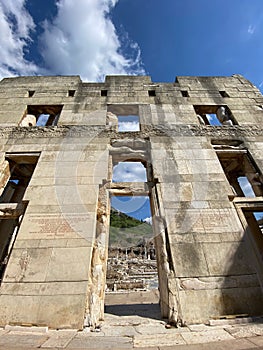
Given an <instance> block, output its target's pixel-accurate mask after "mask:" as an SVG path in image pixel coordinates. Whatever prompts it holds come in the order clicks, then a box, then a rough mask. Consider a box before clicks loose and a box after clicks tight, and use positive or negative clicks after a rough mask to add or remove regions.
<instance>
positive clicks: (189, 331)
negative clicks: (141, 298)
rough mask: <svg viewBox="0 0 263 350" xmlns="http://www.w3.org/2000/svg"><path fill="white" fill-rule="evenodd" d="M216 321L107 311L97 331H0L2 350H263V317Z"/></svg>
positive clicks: (13, 329)
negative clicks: (173, 323)
mask: <svg viewBox="0 0 263 350" xmlns="http://www.w3.org/2000/svg"><path fill="white" fill-rule="evenodd" d="M148 316H149V315H148ZM238 322H240V323H238ZM244 322H246V323H244ZM231 323H232V324H231ZM212 324H213V325H190V326H187V327H182V328H177V329H176V328H166V324H165V322H164V321H161V320H158V319H157V318H155V319H154V318H149V317H144V316H143V315H142V316H139V315H130V316H119V315H114V314H113V313H111V314H109V313H107V314H106V315H105V321H104V322H103V323H102V325H101V328H100V329H99V331H94V332H92V331H91V330H90V329H85V330H83V331H77V330H49V329H47V328H46V327H19V326H6V327H5V328H4V329H1V330H0V350H17V349H22V350H25V349H27V350H31V349H32V350H33V349H36V348H40V349H43V350H44V349H46V350H55V349H56V350H58V349H68V350H84V349H85V350H87V349H89V350H92V349H94V350H95V349H97V350H98V349H114V350H124V349H136V350H173V349H174V350H207V349H213V350H223V349H231V350H237V349H238V350H242V349H263V319H262V318H257V319H253V320H252V319H249V318H247V319H236V320H218V321H213V322H212Z"/></svg>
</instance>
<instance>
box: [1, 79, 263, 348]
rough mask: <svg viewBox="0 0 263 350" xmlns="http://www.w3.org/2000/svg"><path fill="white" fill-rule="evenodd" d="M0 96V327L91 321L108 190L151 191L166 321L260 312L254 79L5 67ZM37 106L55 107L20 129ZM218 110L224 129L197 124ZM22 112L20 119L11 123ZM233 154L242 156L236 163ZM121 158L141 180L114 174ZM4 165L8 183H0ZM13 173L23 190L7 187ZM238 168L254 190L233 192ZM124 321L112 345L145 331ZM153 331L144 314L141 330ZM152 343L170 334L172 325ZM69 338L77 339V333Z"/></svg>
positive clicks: (105, 235) (102, 262) (99, 289)
mask: <svg viewBox="0 0 263 350" xmlns="http://www.w3.org/2000/svg"><path fill="white" fill-rule="evenodd" d="M73 90H74V91H75V92H76V94H75V96H72V92H71V93H70V91H73ZM103 90H104V92H105V91H106V90H107V96H104V95H103V93H102V91H103ZM153 90H154V93H155V96H154V97H153V96H149V93H148V92H149V91H153ZM29 91H35V93H34V96H32V97H30V98H29V95H30V93H29ZM182 91H184V92H185V91H186V92H187V95H188V97H187V98H185V97H183V95H182ZM220 91H221V93H220ZM222 91H223V92H225V93H226V94H227V95H229V97H228V98H224V97H223V96H222ZM0 92H1V97H0V151H1V154H0V156H1V157H0V187H1V191H2V192H3V194H4V196H3V197H1V201H2V202H3V203H2V204H5V203H7V204H8V205H6V207H5V208H4V209H3V207H2V206H1V208H2V209H3V210H4V212H3V211H1V213H2V214H1V223H0V243H1V246H2V247H3V249H2V256H1V257H0V263H1V264H0V266H1V268H2V270H1V271H2V272H1V274H2V275H1V276H0V277H1V282H2V284H1V289H0V292H1V293H0V324H1V325H6V324H7V323H10V324H23V323H28V324H37V325H48V326H49V327H55V328H67V327H68V328H70V327H75V328H78V329H82V328H83V325H84V320H86V321H87V319H89V322H90V323H91V324H92V325H93V326H94V325H95V326H96V325H98V326H99V325H100V322H102V321H101V318H103V313H104V291H105V276H106V267H107V255H108V240H109V222H110V197H111V196H114V195H115V196H116V195H121V196H127V195H129V196H130V195H134V196H150V202H151V209H152V221H153V236H154V244H155V255H156V256H157V264H156V266H157V267H158V273H159V290H160V305H161V313H162V316H165V317H168V319H169V322H171V323H172V324H174V325H175V324H183V323H184V322H186V323H188V324H191V323H193V322H207V321H208V320H209V319H211V318H212V317H214V318H217V319H218V318H220V317H221V316H224V315H232V314H233V315H235V314H240V313H242V314H246V315H248V316H253V315H258V314H262V313H263V299H262V282H261V281H262V277H263V269H262V257H261V255H260V253H259V251H261V249H262V244H263V243H262V237H261V235H260V231H259V228H258V226H257V229H255V227H254V226H255V225H254V224H255V222H254V224H253V223H252V224H251V217H250V219H249V218H248V217H247V216H246V215H248V214H247V213H248V212H249V210H250V211H253V210H254V209H255V207H256V210H257V211H258V212H263V200H262V198H263V196H262V194H263V192H262V182H263V179H262V175H261V172H262V166H263V137H262V125H261V119H262V113H263V110H262V104H263V98H262V96H261V94H260V92H259V91H258V90H257V89H256V87H254V86H253V85H252V84H251V83H250V82H248V81H247V80H246V79H245V78H243V77H242V76H240V75H233V76H232V77H177V80H176V82H175V83H158V84H157V83H152V82H151V79H150V77H143V76H141V77H134V76H109V77H106V80H105V82H104V83H85V82H82V81H81V79H80V77H78V76H74V77H17V78H8V79H3V80H2V81H1V82H0ZM73 95H74V93H73ZM43 111H46V112H48V113H49V114H50V116H52V113H53V112H54V111H61V113H60V116H59V119H58V122H57V125H50V126H49V125H45V126H42V127H38V126H27V125H29V123H32V121H33V124H34V120H37V118H38V115H39V114H40V113H43ZM52 111H53V112H52ZM217 111H224V112H225V114H224V115H223V114H222V113H221V115H219V114H218V116H219V119H220V120H221V122H222V125H219V126H214V125H209V120H208V119H209V118H208V117H206V115H207V114H215V113H217ZM110 113H111V114H110ZM120 114H122V115H124V116H128V115H130V114H136V115H137V114H138V115H139V119H140V131H136V132H132V131H129V132H118V130H117V119H118V118H117V117H118V115H120ZM26 115H31V117H30V118H31V119H32V120H31V121H30V120H28V121H26V118H27V119H29V118H28V117H26V118H25V119H24V120H23V122H22V124H23V125H26V126H19V125H22V124H21V121H22V119H23V116H26ZM198 115H200V117H198ZM226 115H227V119H228V120H227V122H228V125H226V123H225V122H226V120H225V119H226V118H225V117H226ZM200 118H201V119H200ZM200 120H201V121H203V122H202V124H200ZM54 124H56V123H54ZM231 124H233V125H231ZM225 151H227V152H229V157H230V156H231V157H232V158H231V157H230V158H231V159H232V161H231V162H230V163H229V162H228V163H227V164H225V163H224V161H225V162H227V161H226V160H225V158H224V157H223V158H224V159H223V160H222V159H221V158H220V157H219V158H220V159H219V158H218V156H219V154H222V152H225ZM34 152H37V155H38V156H39V159H38V161H37V162H36V167H35V169H32V167H31V166H30V164H28V163H27V162H26V161H25V158H23V157H24V156H25V155H26V154H27V155H28V154H30V155H31V157H32V154H34V155H35V157H37V156H36V153H34ZM220 152H221V153H220ZM244 152H245V153H244ZM233 154H234V156H233ZM240 154H246V157H248V159H249V161H248V162H247V163H246V165H244V167H243V168H242V167H241V168H240V166H241V165H242V164H243V163H242V162H241V161H240V159H241V158H240V157H239V155H240ZM8 157H9V158H10V157H11V158H10V159H13V160H12V161H10V159H9V158H8ZM12 157H13V158H12ZM244 157H245V156H244ZM244 157H243V158H242V159H243V160H244ZM14 159H16V161H14ZM17 159H19V162H21V161H22V163H20V164H18V163H19V162H18V161H17ZM27 159H28V158H27ZM127 160H131V161H136V162H137V161H139V162H142V163H143V165H144V166H145V168H146V173H147V182H146V183H143V182H137V183H136V182H134V183H128V182H120V183H114V182H113V181H112V173H113V166H114V165H115V164H117V163H118V162H119V161H127ZM235 160H237V162H238V164H239V172H238V173H236V172H235V171H236V170H235V169H236V163H235ZM23 161H24V162H25V164H24V163H23ZM17 162H18V163H17ZM244 164H245V163H244ZM14 165H15V167H17V168H14ZM31 165H32V164H31ZM18 168H19V170H14V169H18ZM10 172H11V176H12V178H11V180H12V181H13V180H14V181H15V182H12V181H11V182H10V183H9V185H7V184H8V180H9V177H10ZM21 173H22V174H23V180H21V181H22V182H23V181H24V177H26V179H27V181H26V183H24V185H25V187H23V186H22V185H21V183H22V182H19V185H18V186H17V183H16V180H17V178H19V176H20V175H21ZM29 173H30V174H29ZM19 174H20V175H19ZM229 174H230V175H229ZM246 176H247V178H248V179H249V180H250V182H251V186H252V187H253V189H254V191H255V188H256V190H257V191H256V192H255V193H256V194H257V196H256V197H255V196H253V197H252V194H251V196H250V195H249V196H250V197H251V198H248V196H247V197H245V196H242V198H241V197H239V198H237V193H238V195H239V196H240V193H241V192H240V191H238V185H237V182H238V181H239V177H246ZM16 187H18V190H16ZM22 187H23V188H22ZM23 191H24V192H23ZM22 192H23V193H22ZM14 194H15V195H14ZM240 198H241V199H242V200H240ZM18 206H20V208H22V209H21V210H20V212H18V211H17V210H16V209H15V208H18ZM244 210H245V211H244ZM8 216H9V219H10V217H11V216H12V219H13V220H14V221H12V222H11V223H10V222H8ZM3 218H4V219H3ZM18 218H19V221H20V222H19V223H17V220H18ZM2 219H3V220H2ZM249 220H250V221H249ZM6 222H8V224H6ZM15 224H16V225H17V224H19V225H18V226H19V230H18V229H16V230H14V228H12V227H13V226H12V225H15ZM248 225H249V227H248ZM18 226H17V227H18ZM7 228H8V230H7ZM7 232H8V233H7ZM142 238H143V237H142ZM6 264H7V267H6ZM5 267H6V268H5ZM130 270H132V268H131V266H130ZM136 271H137V272H138V269H137V270H136ZM133 272H134V271H133ZM140 273H141V272H140ZM140 292H141V294H140ZM140 292H138V294H137V296H136V297H134V296H132V297H131V295H130V297H131V298H132V300H131V304H133V305H136V301H137V300H140V302H141V303H146V304H147V303H149V298H148V297H147V298H148V299H147V298H146V297H145V298H144V297H143V296H142V291H140ZM137 297H138V299H137ZM126 298H128V297H127V295H126ZM124 299H125V297H124V298H120V299H119V300H120V303H121V305H122V306H123V305H124V306H125V303H126V300H124ZM152 302H154V303H157V297H156V295H152ZM113 304H116V300H115V301H114V302H113ZM112 306H115V305H112ZM128 311H129V312H131V311H132V310H128ZM147 312H148V313H149V314H150V309H145V310H144V315H145V314H147ZM135 316H136V315H135ZM137 316H138V315H137ZM121 317H124V316H121ZM138 317H139V316H138ZM150 317H156V318H161V316H160V315H158V317H157V316H156V314H155V316H153V315H152V314H151V316H150ZM86 321H85V322H86ZM159 321H160V320H159ZM130 326H131V327H130ZM121 327H122V326H120V329H121V330H123V328H121ZM129 327H130V328H127V330H124V331H120V330H118V331H117V332H116V334H117V333H118V332H120V333H121V338H120V339H119V347H122V345H123V346H128V347H130V346H131V343H130V342H129V341H130V340H129V341H128V342H126V340H127V339H125V338H123V337H122V335H126V334H129V336H132V335H134V336H135V337H138V338H137V340H136V341H137V343H136V344H137V345H136V346H139V343H140V342H143V341H144V340H142V339H141V338H140V335H139V334H136V332H140V330H138V328H136V329H135V330H134V328H132V327H133V325H130V324H129ZM156 327H157V326H156ZM158 327H159V328H160V329H161V328H162V332H161V334H166V329H165V330H164V329H163V325H162V324H161V325H160V324H159V325H158ZM106 330H107V333H108V332H109V330H108V329H107V327H105V332H106ZM151 331H154V326H152V325H151V324H150V325H149V324H147V325H146V326H145V332H148V333H150V332H151ZM163 331H165V332H164V333H163ZM239 332H240V333H239ZM148 333H147V334H148ZM226 334H227V336H230V335H229V333H226ZM236 334H237V335H238V334H241V331H236ZM221 335H222V334H221ZM224 335H225V333H224ZM219 336H220V335H219ZM222 336H223V335H222ZM169 337H171V339H170V338H169ZM76 339H78V338H76ZM179 340H180V341H181V340H182V339H181V338H180V337H178V341H179ZM210 340H213V338H211V339H210ZM53 341H54V342H53ZM56 341H57V343H56ZM74 341H75V339H74V340H72V342H74ZM149 341H152V343H151V344H152V346H154V347H157V346H159V345H156V344H155V343H154V342H155V340H154V339H152V340H151V339H150V337H149ZM156 341H157V340H156ZM162 341H163V342H164V344H163V346H166V345H168V344H170V341H172V335H171V334H170V333H169V334H168V337H166V343H165V338H164V339H162ZM191 341H192V340H190V342H191ZM110 342H111V340H110V337H109V343H110ZM46 344H47V346H48V347H51V346H53V345H52V344H54V346H57V347H59V346H62V345H63V346H64V345H65V344H66V342H63V341H62V340H61V339H53V340H52V339H50V340H49V341H48V342H47V343H46ZM92 344H93V345H94V346H96V345H95V341H94V343H92ZM165 344H166V345H165ZM73 345H74V344H73ZM75 345H76V346H77V347H79V348H80V347H81V346H82V345H83V346H85V345H84V343H82V341H80V340H76V341H75ZM117 345H118V344H117ZM145 345H146V344H145ZM106 346H108V345H107V342H106V343H105V347H106ZM147 346H149V345H148V344H147ZM160 346H162V345H160ZM178 346H179V345H178ZM240 346H243V345H242V344H240Z"/></svg>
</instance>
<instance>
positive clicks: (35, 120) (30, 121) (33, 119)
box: [19, 105, 63, 127]
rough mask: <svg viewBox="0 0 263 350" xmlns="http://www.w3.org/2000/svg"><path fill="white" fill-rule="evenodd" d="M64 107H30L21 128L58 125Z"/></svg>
mask: <svg viewBox="0 0 263 350" xmlns="http://www.w3.org/2000/svg"><path fill="white" fill-rule="evenodd" d="M62 108H63V105H46V106H45V105H43V106H42V105H29V106H27V109H26V112H25V113H24V116H23V118H22V120H21V122H20V123H19V126H27V127H28V126H54V125H57V123H58V119H59V116H60V114H61V111H62Z"/></svg>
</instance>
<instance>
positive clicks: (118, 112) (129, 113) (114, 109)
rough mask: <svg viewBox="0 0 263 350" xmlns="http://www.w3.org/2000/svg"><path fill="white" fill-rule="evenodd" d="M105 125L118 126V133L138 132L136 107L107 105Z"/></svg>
mask: <svg viewBox="0 0 263 350" xmlns="http://www.w3.org/2000/svg"><path fill="white" fill-rule="evenodd" d="M106 122H107V125H116V126H117V125H118V132H136V131H140V117H139V108H138V105H108V108H107V119H106Z"/></svg>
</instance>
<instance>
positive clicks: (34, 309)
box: [0, 295, 43, 326]
mask: <svg viewBox="0 0 263 350" xmlns="http://www.w3.org/2000/svg"><path fill="white" fill-rule="evenodd" d="M39 303H40V296H39V295H30V296H25V295H20V296H14V295H1V296H0V325H1V326H5V325H6V324H17V325H19V324H37V313H38V308H39ZM42 325H43V324H42Z"/></svg>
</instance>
